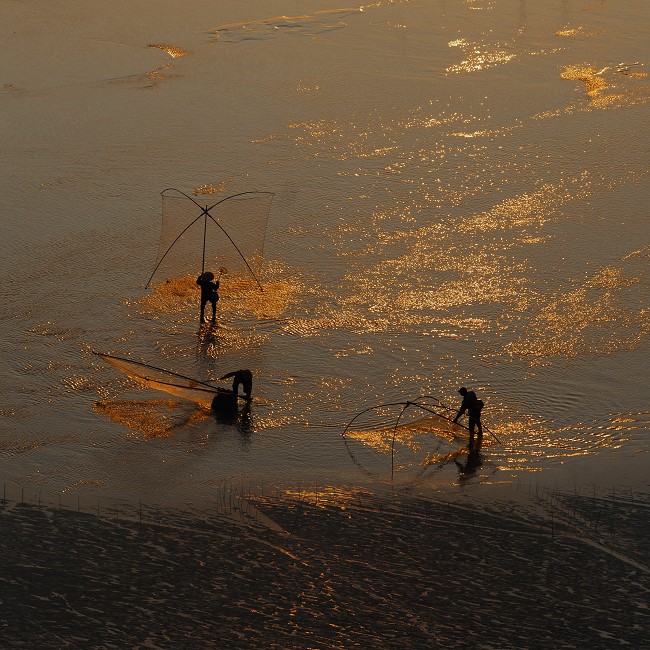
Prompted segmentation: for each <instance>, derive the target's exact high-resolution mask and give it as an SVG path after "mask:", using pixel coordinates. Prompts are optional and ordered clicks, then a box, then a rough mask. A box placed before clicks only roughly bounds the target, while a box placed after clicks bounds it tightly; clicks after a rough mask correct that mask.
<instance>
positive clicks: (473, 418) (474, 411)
mask: <svg viewBox="0 0 650 650" xmlns="http://www.w3.org/2000/svg"><path fill="white" fill-rule="evenodd" d="M458 392H459V393H460V394H461V395H462V396H463V402H462V404H461V405H460V408H459V409H458V413H456V417H455V418H454V424H458V418H459V417H460V416H461V415H462V414H463V413H465V411H467V415H468V416H469V425H468V428H469V450H470V451H472V450H473V449H474V429H475V428H478V437H477V449H480V448H481V442H483V426H482V425H481V409H482V408H483V402H482V401H481V400H480V399H478V398H477V397H476V393H475V392H474V391H473V390H467V388H465V386H463V387H462V388H459V389H458Z"/></svg>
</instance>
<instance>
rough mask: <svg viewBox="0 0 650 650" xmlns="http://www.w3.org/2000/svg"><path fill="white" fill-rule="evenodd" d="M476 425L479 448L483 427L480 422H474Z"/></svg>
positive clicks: (481, 441)
mask: <svg viewBox="0 0 650 650" xmlns="http://www.w3.org/2000/svg"><path fill="white" fill-rule="evenodd" d="M476 425H477V427H478V436H477V443H478V446H479V448H480V447H481V444H482V443H483V426H482V425H481V420H480V419H479V420H476Z"/></svg>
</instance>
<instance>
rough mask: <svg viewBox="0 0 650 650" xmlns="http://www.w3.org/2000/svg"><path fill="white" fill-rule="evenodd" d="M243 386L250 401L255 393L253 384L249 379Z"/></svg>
mask: <svg viewBox="0 0 650 650" xmlns="http://www.w3.org/2000/svg"><path fill="white" fill-rule="evenodd" d="M242 386H243V387H244V394H245V395H246V397H248V399H250V398H251V393H252V392H253V382H252V381H251V380H250V379H247V380H245V381H243V382H242Z"/></svg>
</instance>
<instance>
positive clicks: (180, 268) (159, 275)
mask: <svg viewBox="0 0 650 650" xmlns="http://www.w3.org/2000/svg"><path fill="white" fill-rule="evenodd" d="M272 200H273V194H272V193H270V192H246V193H243V194H241V195H234V196H231V197H226V198H225V199H222V200H221V201H214V199H212V201H211V202H210V203H207V204H204V205H201V203H200V201H197V202H196V203H195V202H194V200H192V199H190V198H189V197H188V196H186V195H184V194H182V193H181V192H179V191H177V190H165V191H164V192H163V193H162V225H161V231H160V242H159V245H158V255H157V257H156V263H155V265H154V271H153V273H152V275H151V277H150V278H149V282H148V283H147V286H149V285H151V284H155V283H160V282H164V281H166V280H169V279H172V278H178V277H182V276H185V275H188V274H189V275H197V276H198V275H199V273H201V272H202V271H203V270H205V271H212V272H213V273H214V274H215V276H218V275H219V270H220V269H226V270H227V271H226V272H228V273H231V272H232V273H235V274H240V275H249V276H251V275H253V274H254V275H255V276H257V277H259V274H260V272H261V269H262V263H263V260H264V243H265V240H266V229H267V224H268V219H269V213H270V210H271V202H272ZM197 203H198V204H199V205H201V207H199V205H197ZM204 208H205V210H206V211H207V215H206V214H205V212H204ZM204 242H205V262H203V257H204V256H203V250H204V248H203V247H204Z"/></svg>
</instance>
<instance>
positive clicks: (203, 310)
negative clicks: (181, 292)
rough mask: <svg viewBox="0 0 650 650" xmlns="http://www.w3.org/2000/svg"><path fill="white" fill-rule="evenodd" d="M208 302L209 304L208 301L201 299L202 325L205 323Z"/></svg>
mask: <svg viewBox="0 0 650 650" xmlns="http://www.w3.org/2000/svg"><path fill="white" fill-rule="evenodd" d="M206 302H208V301H207V300H204V299H203V298H201V322H202V323H205V316H204V313H205V303H206Z"/></svg>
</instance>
